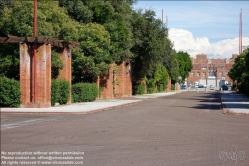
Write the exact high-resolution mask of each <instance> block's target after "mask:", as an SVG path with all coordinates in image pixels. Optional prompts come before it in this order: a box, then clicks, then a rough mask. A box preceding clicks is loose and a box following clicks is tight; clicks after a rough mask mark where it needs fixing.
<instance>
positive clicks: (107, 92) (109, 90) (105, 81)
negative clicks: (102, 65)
mask: <svg viewBox="0 0 249 166" xmlns="http://www.w3.org/2000/svg"><path fill="white" fill-rule="evenodd" d="M113 69H114V64H110V65H109V71H108V74H107V76H105V77H104V78H101V79H100V82H99V84H100V89H101V92H100V98H101V99H113V98H114V95H113Z"/></svg>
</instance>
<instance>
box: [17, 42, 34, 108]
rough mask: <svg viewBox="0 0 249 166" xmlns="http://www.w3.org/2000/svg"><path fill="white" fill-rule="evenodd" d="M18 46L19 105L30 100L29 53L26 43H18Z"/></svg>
mask: <svg viewBox="0 0 249 166" xmlns="http://www.w3.org/2000/svg"><path fill="white" fill-rule="evenodd" d="M19 48H20V90H21V93H22V94H21V107H25V104H27V103H29V102H30V101H31V94H30V93H31V90H30V88H31V86H30V79H31V77H30V66H31V64H30V63H31V62H30V60H31V59H30V54H29V52H28V46H27V44H19Z"/></svg>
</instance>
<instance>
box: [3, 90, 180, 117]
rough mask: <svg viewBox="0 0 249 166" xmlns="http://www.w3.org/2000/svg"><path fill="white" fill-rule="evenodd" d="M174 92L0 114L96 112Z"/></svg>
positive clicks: (8, 111)
mask: <svg viewBox="0 0 249 166" xmlns="http://www.w3.org/2000/svg"><path fill="white" fill-rule="evenodd" d="M178 92H180V91H175V92H162V93H153V94H144V95H136V96H132V97H130V98H123V99H111V100H98V101H94V102H84V103H73V104H70V105H61V106H56V107H49V108H0V110H1V111H0V112H1V113H77V114H79V113H88V112H97V111H101V110H105V109H110V108H115V107H119V106H124V105H129V104H133V103H137V102H140V101H143V100H144V99H151V98H158V97H162V96H168V95H173V94H176V93H178Z"/></svg>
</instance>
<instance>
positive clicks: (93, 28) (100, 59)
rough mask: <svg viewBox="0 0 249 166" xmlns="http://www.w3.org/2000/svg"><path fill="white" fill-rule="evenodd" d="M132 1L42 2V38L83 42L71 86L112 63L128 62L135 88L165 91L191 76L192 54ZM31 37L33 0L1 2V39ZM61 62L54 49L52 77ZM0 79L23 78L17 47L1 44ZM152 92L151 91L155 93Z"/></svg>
mask: <svg viewBox="0 0 249 166" xmlns="http://www.w3.org/2000/svg"><path fill="white" fill-rule="evenodd" d="M134 3H136V1H133V0H102V1H98V0H58V1H46V0H43V1H38V10H37V11H38V13H37V17H38V18H37V20H38V36H51V37H54V38H59V39H63V40H67V41H71V40H74V41H78V42H80V48H79V49H74V50H73V51H72V82H73V84H76V83H79V82H90V83H92V82H95V80H96V78H97V77H98V76H99V77H103V76H105V75H106V74H107V72H108V68H109V64H111V63H120V62H122V61H126V60H130V61H131V63H132V81H133V86H138V85H139V84H140V83H141V82H142V81H144V80H145V81H146V82H147V84H148V85H151V86H150V87H149V88H151V89H155V87H163V86H164V87H165V86H166V84H167V82H165V80H168V78H169V77H170V78H171V81H172V84H174V83H176V82H177V81H178V76H180V75H181V76H182V78H183V80H185V78H187V77H188V72H190V71H191V69H192V63H191V60H190V56H189V55H188V54H187V53H186V52H176V51H175V50H174V48H173V44H172V42H171V41H170V40H169V38H168V29H167V27H165V26H164V25H163V23H162V21H161V20H159V19H157V18H156V15H155V12H154V11H153V10H150V9H145V10H144V9H138V10H134V9H133V6H132V5H133V4H134ZM6 35H14V36H33V1H19V0H0V36H6ZM62 67H63V63H62V61H61V59H60V57H59V56H58V55H56V51H52V77H53V78H56V77H57V76H58V71H59V70H60V69H61V68H62ZM0 76H1V77H3V76H5V77H8V78H14V79H16V80H18V79H19V46H18V44H1V45H0ZM152 91H153V90H152Z"/></svg>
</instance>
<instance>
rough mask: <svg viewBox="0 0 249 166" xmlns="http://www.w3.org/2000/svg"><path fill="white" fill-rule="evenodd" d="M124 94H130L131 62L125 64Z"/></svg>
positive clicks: (127, 95)
mask: <svg viewBox="0 0 249 166" xmlns="http://www.w3.org/2000/svg"><path fill="white" fill-rule="evenodd" d="M125 96H126V97H130V96H132V78H131V63H126V64H125Z"/></svg>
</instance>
